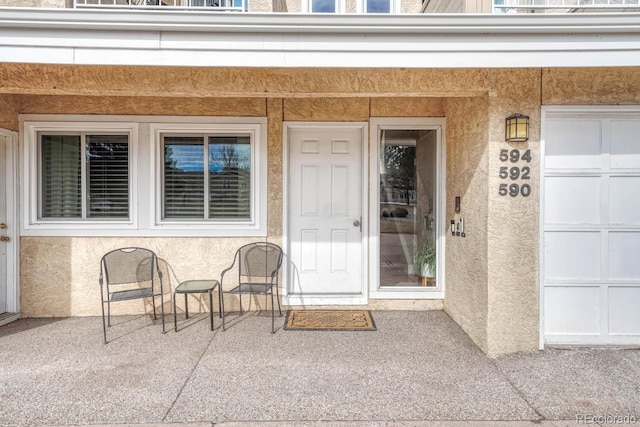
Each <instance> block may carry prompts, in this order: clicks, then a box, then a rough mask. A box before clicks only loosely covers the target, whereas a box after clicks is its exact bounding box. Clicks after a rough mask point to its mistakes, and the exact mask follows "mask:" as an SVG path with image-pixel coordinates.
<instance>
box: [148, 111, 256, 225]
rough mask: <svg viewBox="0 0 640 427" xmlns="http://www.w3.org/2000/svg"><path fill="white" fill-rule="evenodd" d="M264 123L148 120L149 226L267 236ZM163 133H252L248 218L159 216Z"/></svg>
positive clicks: (160, 211)
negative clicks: (224, 218) (192, 218)
mask: <svg viewBox="0 0 640 427" xmlns="http://www.w3.org/2000/svg"><path fill="white" fill-rule="evenodd" d="M266 124H267V121H266V119H264V118H257V119H255V118H252V119H249V120H246V121H244V120H243V121H238V122H236V123H230V121H224V122H222V123H151V124H150V132H149V137H150V141H149V144H150V147H151V159H152V162H151V176H152V177H153V182H154V185H153V189H154V191H152V192H151V201H150V205H151V206H153V207H154V209H152V212H151V215H152V216H151V229H152V230H173V231H177V230H181V231H183V232H185V234H187V233H190V232H191V231H193V232H194V234H195V235H202V231H203V230H205V231H209V232H215V235H218V236H238V235H242V236H244V235H251V236H266V234H267V230H266V224H267V203H266V200H267V197H266V196H267V166H266V158H267V143H266ZM163 134H183V135H188V134H200V135H209V134H230V135H231V134H250V135H251V145H252V149H251V219H250V220H249V221H224V220H218V221H214V220H204V219H203V220H167V219H164V220H163V219H162V182H163V177H162V158H163V155H162V153H163V151H162V149H161V144H162V138H161V137H162V135H163Z"/></svg>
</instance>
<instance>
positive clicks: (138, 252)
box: [100, 247, 158, 286]
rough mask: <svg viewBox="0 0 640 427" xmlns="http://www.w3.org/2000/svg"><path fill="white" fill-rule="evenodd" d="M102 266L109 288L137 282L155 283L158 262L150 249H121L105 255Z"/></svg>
mask: <svg viewBox="0 0 640 427" xmlns="http://www.w3.org/2000/svg"><path fill="white" fill-rule="evenodd" d="M100 265H101V268H102V269H103V270H104V278H105V281H106V284H107V286H110V285H123V284H128V283H136V282H151V283H153V278H154V274H153V272H154V269H157V265H158V260H157V257H156V254H155V253H154V252H153V251H150V250H149V249H144V248H133V247H132V248H120V249H116V250H113V251H111V252H108V253H107V254H106V255H104V256H103V257H102V261H101V264H100ZM101 273H102V270H101ZM101 276H102V274H101Z"/></svg>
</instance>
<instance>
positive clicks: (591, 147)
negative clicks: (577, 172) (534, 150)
mask: <svg viewBox="0 0 640 427" xmlns="http://www.w3.org/2000/svg"><path fill="white" fill-rule="evenodd" d="M600 126H601V125H600V122H599V121H598V120H571V119H568V120H549V121H548V122H547V132H546V134H547V136H546V143H545V167H546V168H547V169H597V168H600V167H601V156H600V154H601V152H602V141H601V137H600V134H601V132H600Z"/></svg>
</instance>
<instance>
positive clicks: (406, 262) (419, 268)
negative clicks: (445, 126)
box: [379, 129, 437, 287]
mask: <svg viewBox="0 0 640 427" xmlns="http://www.w3.org/2000/svg"><path fill="white" fill-rule="evenodd" d="M381 132H382V134H381V135H380V164H379V168H380V212H379V213H380V286H381V287H389V286H394V287H415V286H431V287H435V286H436V268H435V267H436V255H437V253H436V241H437V235H436V229H437V227H436V212H437V209H436V206H435V203H436V189H437V183H436V177H437V174H436V167H437V158H436V156H437V134H436V131H435V130H392V129H387V130H382V131H381Z"/></svg>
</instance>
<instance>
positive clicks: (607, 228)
mask: <svg viewBox="0 0 640 427" xmlns="http://www.w3.org/2000/svg"><path fill="white" fill-rule="evenodd" d="M544 141H545V142H544V159H543V164H544V169H543V172H544V188H543V195H544V196H543V212H542V218H543V234H542V247H543V254H542V273H541V276H542V286H543V289H542V295H543V300H542V303H543V306H542V319H543V322H542V328H543V334H544V342H545V343H547V344H550V343H551V344H614V345H615V344H640V213H639V212H640V111H639V110H637V109H636V110H635V112H634V111H633V110H628V109H619V108H612V109H611V111H609V110H604V111H603V110H602V109H600V110H592V109H587V108H585V109H582V110H581V109H579V108H576V109H566V110H562V109H559V108H558V109H552V108H549V109H545V130H544Z"/></svg>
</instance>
